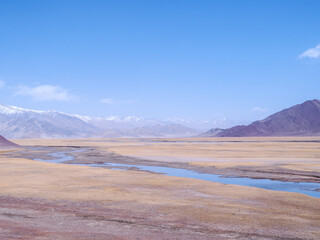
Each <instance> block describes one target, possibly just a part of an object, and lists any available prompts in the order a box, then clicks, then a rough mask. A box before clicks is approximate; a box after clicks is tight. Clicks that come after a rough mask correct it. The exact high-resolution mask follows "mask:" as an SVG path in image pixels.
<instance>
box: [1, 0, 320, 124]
mask: <svg viewBox="0 0 320 240" xmlns="http://www.w3.org/2000/svg"><path fill="white" fill-rule="evenodd" d="M319 9H320V1H318V0H314V1H312V0H300V1H297V0H266V1H263V0H261V1H255V0H253V1H249V0H247V1H244V0H243V1H241V0H234V1H231V0H221V1H214V0H211V1H205V0H200V1H196V0H193V1H188V0H181V1H178V0H161V1H160V0H159V1H147V0H146V1H142V0H135V1H132V0H127V1H125V0H117V1H116V0H114V1H108V0H105V1H95V0H90V1H89V0H87V1H81V0H76V1H72V0H63V1H59V0H56V1H50V0H49V1H42V0H41V1H40V0H39V1H37V0H32V1H24V0H21V1H17V0H10V1H4V0H2V1H1V0H0V34H1V37H0V95H1V100H0V102H1V103H3V104H8V105H15V106H20V107H25V108H31V109H39V110H53V109H54V110H58V111H63V112H67V113H77V114H82V115H91V116H108V115H121V116H126V115H135V116H141V117H146V118H155V119H166V118H172V117H175V118H195V119H203V120H206V119H223V118H227V119H230V120H234V121H236V122H241V121H252V120H256V119H260V118H263V117H265V116H267V115H269V114H271V113H273V112H275V111H278V110H280V109H283V108H285V107H289V106H291V105H294V104H297V103H300V102H303V101H305V100H308V99H314V98H320V96H319V89H320V46H319V44H320V31H319V29H320V14H319Z"/></svg>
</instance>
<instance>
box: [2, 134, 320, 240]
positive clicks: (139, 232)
mask: <svg viewBox="0 0 320 240" xmlns="http://www.w3.org/2000/svg"><path fill="white" fill-rule="evenodd" d="M14 142H15V143H17V144H20V145H22V146H23V149H22V150H19V151H11V152H1V153H0V239H50V240H53V239H63V240H64V239H68V240H69V239H92V240H94V239H99V240H100V239H130V240H131V239H140V240H142V239H145V240H147V239H153V240H156V239H184V240H187V239H190V240H191V239H192V240H193V239H320V198H316V197H311V196H307V195H304V194H300V193H291V192H285V191H271V190H266V189H262V188H255V187H246V186H238V185H231V184H221V183H215V182H210V181H204V180H197V179H191V178H184V177H172V176H167V175H163V174H156V173H153V172H147V171H139V170H138V169H136V168H134V167H133V168H128V169H127V170H123V169H122V170H121V169H120V170H117V169H110V167H90V166H85V164H102V163H104V162H109V163H123V164H128V165H146V166H162V167H173V168H180V169H189V170H196V171H199V172H202V173H213V174H219V175H227V176H233V177H249V178H257V179H261V178H262V179H264V178H265V179H272V180H281V181H289V182H311V183H320V138H319V137H318V138H317V137H299V138H297V137H295V138H293V137H291V138H289V137H287V138H285V137H282V138H280V137H278V138H184V139H182V138H180V139H173V138H171V139H77V140H71V139H63V140H15V141H14ZM75 149H77V150H81V149H85V151H83V152H81V151H73V152H71V153H69V154H70V155H73V156H74V159H71V160H69V161H65V162H63V163H62V164H57V163H48V162H43V161H35V160H33V159H35V158H42V159H45V158H48V159H50V156H48V155H46V154H48V153H53V152H70V151H72V150H75ZM72 164H73V165H72ZM75 164H84V166H81V165H75ZM318 191H320V189H318Z"/></svg>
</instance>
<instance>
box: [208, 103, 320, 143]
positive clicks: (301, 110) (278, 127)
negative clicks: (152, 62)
mask: <svg viewBox="0 0 320 240" xmlns="http://www.w3.org/2000/svg"><path fill="white" fill-rule="evenodd" d="M210 131H212V130H209V132H207V136H211V137H258V136H315V135H320V100H318V99H314V100H309V101H306V102H304V103H302V104H297V105H295V106H292V107H290V108H286V109H284V110H282V111H279V112H277V113H275V114H272V115H270V116H269V117H267V118H265V119H263V120H260V121H255V122H253V123H251V124H249V125H240V126H235V127H232V128H228V129H225V130H222V131H220V132H213V134H210ZM204 134H206V133H204Z"/></svg>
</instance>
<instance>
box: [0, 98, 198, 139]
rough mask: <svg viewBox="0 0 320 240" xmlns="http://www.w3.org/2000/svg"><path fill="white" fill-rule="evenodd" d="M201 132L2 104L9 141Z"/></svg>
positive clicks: (0, 126)
mask: <svg viewBox="0 0 320 240" xmlns="http://www.w3.org/2000/svg"><path fill="white" fill-rule="evenodd" d="M198 133H199V131H198V130H195V129H193V128H189V127H186V126H184V125H182V124H175V123H170V122H159V121H155V120H145V119H142V118H137V117H125V118H120V117H114V116H111V117H105V118H92V117H87V116H80V115H72V114H66V113H62V112H57V111H38V110H30V109H24V108H20V107H15V106H7V105H3V104H0V134H2V135H3V136H4V137H6V138H9V139H32V138H101V137H104V138H108V137H185V136H192V135H195V134H198Z"/></svg>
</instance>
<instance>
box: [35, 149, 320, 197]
mask: <svg viewBox="0 0 320 240" xmlns="http://www.w3.org/2000/svg"><path fill="white" fill-rule="evenodd" d="M85 151H87V149H78V150H74V151H69V152H57V153H48V154H46V155H47V156H50V157H53V159H50V160H44V159H41V158H35V159H34V160H36V161H44V162H48V163H63V162H66V161H71V160H73V159H74V156H72V155H70V154H72V153H76V152H85ZM74 165H80V166H90V167H110V168H112V169H120V170H128V169H129V168H136V169H137V170H141V171H150V172H154V173H159V174H165V175H168V176H174V177H187V178H194V179H201V180H206V181H211V182H217V183H223V184H234V185H241V186H249V187H257V188H263V189H268V190H274V191H285V192H295V193H302V194H306V195H309V196H311V197H316V198H320V183H308V182H298V183H297V182H283V181H276V180H270V179H253V178H245V177H229V176H223V175H217V174H207V173H199V172H196V171H192V170H186V169H179V168H170V167H157V166H142V165H128V164H120V163H102V164H74Z"/></svg>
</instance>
